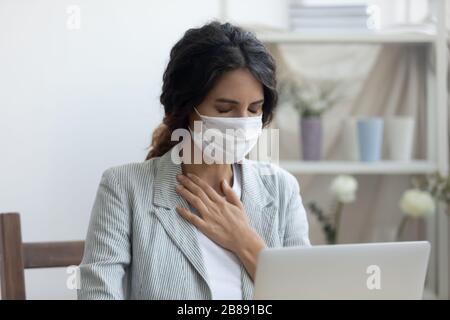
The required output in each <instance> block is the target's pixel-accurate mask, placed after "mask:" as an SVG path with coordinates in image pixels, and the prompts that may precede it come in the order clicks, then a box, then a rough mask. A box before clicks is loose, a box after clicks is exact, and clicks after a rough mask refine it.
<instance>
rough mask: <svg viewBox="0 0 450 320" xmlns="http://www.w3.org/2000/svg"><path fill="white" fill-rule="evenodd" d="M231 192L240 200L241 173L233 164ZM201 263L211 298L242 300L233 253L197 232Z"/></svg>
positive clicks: (236, 259) (236, 263)
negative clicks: (207, 278) (204, 267)
mask: <svg viewBox="0 0 450 320" xmlns="http://www.w3.org/2000/svg"><path fill="white" fill-rule="evenodd" d="M232 167H233V175H234V176H233V186H232V188H233V191H234V192H235V193H236V194H237V196H238V197H239V198H241V176H240V175H241V173H240V171H239V170H238V168H237V167H236V166H235V165H234V164H233V165H232ZM197 235H198V240H199V245H200V248H201V251H202V254H203V261H204V263H205V266H206V271H207V274H208V277H209V284H210V287H211V291H212V298H213V299H217V300H242V288H241V267H240V261H239V259H238V258H237V257H236V255H235V254H234V253H232V252H231V251H229V250H226V249H224V248H222V247H221V246H219V245H218V244H216V243H215V242H213V241H211V240H210V239H209V238H208V237H207V236H205V235H204V234H203V233H202V232H200V231H197Z"/></svg>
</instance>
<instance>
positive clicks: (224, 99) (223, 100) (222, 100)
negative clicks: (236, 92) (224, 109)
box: [216, 98, 264, 104]
mask: <svg viewBox="0 0 450 320" xmlns="http://www.w3.org/2000/svg"><path fill="white" fill-rule="evenodd" d="M216 102H226V103H232V104H239V101H236V100H232V99H226V98H218V99H216ZM262 102H264V99H261V100H258V101H255V102H252V103H250V104H258V103H262Z"/></svg>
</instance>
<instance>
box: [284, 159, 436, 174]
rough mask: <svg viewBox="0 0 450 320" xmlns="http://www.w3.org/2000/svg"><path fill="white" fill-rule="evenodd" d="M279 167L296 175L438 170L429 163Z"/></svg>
mask: <svg viewBox="0 0 450 320" xmlns="http://www.w3.org/2000/svg"><path fill="white" fill-rule="evenodd" d="M279 165H280V166H281V167H282V168H284V169H286V170H287V171H289V172H291V173H294V174H427V173H432V172H434V171H436V170H437V165H436V164H435V163H433V162H428V161H420V160H417V161H410V162H396V161H380V162H374V163H366V162H346V161H322V162H308V161H280V163H279Z"/></svg>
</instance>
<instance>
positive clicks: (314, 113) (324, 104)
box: [279, 79, 339, 161]
mask: <svg viewBox="0 0 450 320" xmlns="http://www.w3.org/2000/svg"><path fill="white" fill-rule="evenodd" d="M335 89H336V82H334V81H322V82H317V83H313V82H308V81H303V82H301V83H300V82H299V81H296V80H293V79H284V80H282V81H280V83H279V92H280V101H281V102H285V103H286V102H287V103H289V104H292V106H293V107H294V108H295V109H296V110H297V111H298V112H299V115H300V121H301V122H300V128H301V130H300V134H301V142H302V155H303V160H306V161H318V160H320V158H321V149H322V122H321V116H322V114H323V113H324V112H325V111H327V110H328V109H330V108H331V107H332V106H333V105H334V104H335V103H336V102H337V101H338V100H339V97H338V95H337V93H336V90H335Z"/></svg>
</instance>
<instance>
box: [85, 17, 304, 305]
mask: <svg viewBox="0 0 450 320" xmlns="http://www.w3.org/2000/svg"><path fill="white" fill-rule="evenodd" d="M275 87H276V78H275V62H274V60H273V58H272V57H271V55H270V54H269V53H268V51H267V50H266V48H265V47H264V46H263V45H262V44H261V42H259V41H258V40H257V39H256V38H255V36H254V35H253V34H251V33H249V32H246V31H244V30H242V29H240V28H238V27H235V26H233V25H231V24H229V23H225V24H220V23H218V22H211V23H208V24H206V25H204V26H203V27H201V28H196V29H190V30H188V31H187V32H186V33H185V35H184V37H183V38H182V39H181V40H179V41H178V43H176V44H175V46H174V47H173V49H172V50H171V53H170V61H169V63H168V66H167V69H166V71H165V73H164V78H163V88H162V94H161V103H162V105H163V106H164V110H165V117H164V119H163V124H162V125H161V126H160V127H159V128H157V130H156V131H155V133H154V136H153V140H152V148H151V150H150V153H149V155H148V157H147V159H146V161H144V162H141V163H132V164H127V165H122V166H118V167H113V168H110V169H108V170H106V171H105V172H104V173H103V176H102V179H101V182H100V186H99V189H98V193H97V196H96V199H95V203H94V206H93V210H92V215H91V221H90V225H89V230H88V234H87V239H86V245H85V252H84V257H83V261H82V263H81V265H80V289H79V291H78V296H79V298H80V299H124V298H130V299H251V298H252V291H253V279H254V277H255V270H256V262H257V257H258V254H259V253H260V252H261V250H263V249H264V248H265V247H282V246H296V245H309V239H308V222H307V219H306V214H305V210H304V208H303V205H302V201H301V197H300V194H299V187H298V183H297V181H296V179H295V178H294V177H293V176H292V175H290V174H289V173H287V172H286V171H284V170H282V169H279V168H278V169H277V168H276V167H275V166H272V167H271V170H272V171H271V174H267V172H265V173H263V172H262V168H263V166H262V165H261V164H259V163H258V162H254V161H250V160H247V159H244V157H245V155H246V154H247V153H248V151H249V149H251V147H253V146H254V144H255V142H256V140H257V138H258V136H259V134H260V133H261V129H262V127H263V126H265V125H267V124H268V123H269V122H270V120H271V119H272V115H273V111H274V108H275V105H276V102H277V92H276V89H275ZM198 121H201V123H202V125H203V128H209V129H213V130H215V131H219V132H226V129H236V131H231V132H232V133H230V134H228V132H227V134H224V137H225V138H226V139H228V138H233V139H235V141H236V147H235V148H231V149H230V150H232V156H233V157H232V160H231V161H230V158H228V157H224V160H223V161H217V160H218V158H217V157H216V155H217V154H219V155H220V154H222V155H224V154H226V155H230V154H229V153H230V152H229V150H228V149H226V148H223V146H222V145H220V144H216V145H215V147H217V148H216V149H215V150H216V151H215V152H212V153H208V152H206V149H207V147H208V146H209V144H208V143H210V142H212V141H213V139H208V138H205V135H202V134H201V133H202V131H201V128H200V130H199V129H198V126H197V125H196V123H197V122H198ZM177 130H185V131H187V130H189V131H187V132H188V133H190V132H191V133H192V137H193V138H192V139H191V136H190V135H189V139H185V140H184V141H183V143H181V142H180V143H179V142H178V141H177V140H176V139H175V141H172V140H173V134H175V132H176V131H177ZM186 142H189V143H186ZM190 142H193V143H192V144H191V143H190ZM205 146H206V148H205ZM180 147H182V148H181V149H180ZM183 148H184V149H183ZM199 150H202V151H203V154H202V153H201V151H200V160H201V161H200V163H197V162H198V161H192V160H194V158H195V157H196V155H195V154H197V155H198V151H199ZM221 151H223V153H222V152H221ZM177 155H181V156H182V157H181V158H178V159H177ZM202 155H203V157H202ZM180 159H181V160H182V162H181V163H179V162H178V160H180ZM195 159H197V160H198V158H195ZM211 160H216V161H211ZM219 160H220V159H219Z"/></svg>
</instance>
